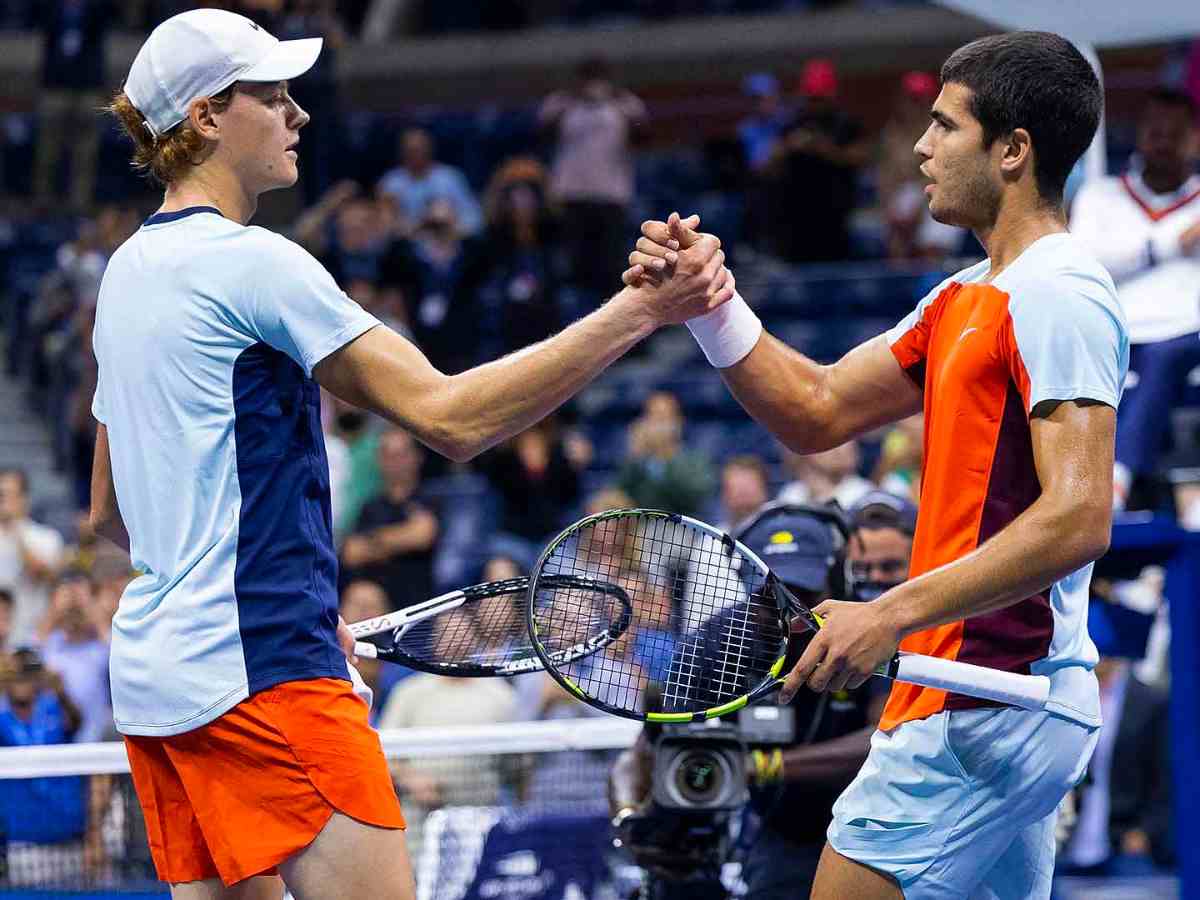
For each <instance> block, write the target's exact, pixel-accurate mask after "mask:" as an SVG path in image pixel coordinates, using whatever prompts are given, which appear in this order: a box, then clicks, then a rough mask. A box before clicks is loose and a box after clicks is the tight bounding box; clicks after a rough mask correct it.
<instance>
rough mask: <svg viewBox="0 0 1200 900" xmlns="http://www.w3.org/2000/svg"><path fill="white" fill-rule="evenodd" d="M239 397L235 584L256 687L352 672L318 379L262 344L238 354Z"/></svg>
mask: <svg viewBox="0 0 1200 900" xmlns="http://www.w3.org/2000/svg"><path fill="white" fill-rule="evenodd" d="M233 406H234V439H235V442H236V446H237V473H238V485H239V488H240V490H241V494H242V506H241V518H240V521H239V524H238V547H237V562H236V564H235V566H234V592H235V595H236V597H237V606H238V626H239V629H240V631H241V638H242V652H243V654H244V655H245V660H246V676H247V679H248V681H249V689H250V693H251V694H254V693H255V692H257V691H261V690H264V689H266V688H268V687H271V686H272V685H275V684H279V683H280V682H284V681H297V680H302V679H308V678H322V677H337V678H347V677H348V673H347V669H346V658H345V655H344V654H343V653H342V651H341V649H340V648H339V647H338V643H337V616H338V612H337V556H336V554H335V553H334V548H333V514H332V509H331V506H330V502H329V464H328V462H327V460H326V457H325V439H324V435H323V434H322V432H321V418H320V416H321V410H320V392H319V389H318V387H317V384H316V382H315V381H313V380H312V379H310V378H306V377H305V375H304V371H303V369H301V368H300V367H299V366H298V365H296V363H295V362H293V361H292V360H291V358H290V357H288V356H287V355H286V354H284V353H281V352H280V351H278V350H275V349H273V348H271V347H269V346H267V345H266V344H255V345H253V346H251V347H247V348H246V349H245V350H243V351H242V353H241V354H240V355H239V356H238V358H237V361H236V362H235V363H234V368H233Z"/></svg>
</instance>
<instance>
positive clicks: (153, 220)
mask: <svg viewBox="0 0 1200 900" xmlns="http://www.w3.org/2000/svg"><path fill="white" fill-rule="evenodd" d="M196 213H216V214H217V215H218V216H219V215H221V211H220V210H219V209H217V208H216V207H215V206H189V207H188V208H187V209H177V210H175V211H174V212H161V213H155V214H154V215H152V216H151V217H150V218H148V219H147V220H146V221H145V222H143V223H142V227H145V226H146V225H162V224H163V223H164V222H178V221H179V220H180V219H186V218H187V217H188V216H194V215H195V214H196Z"/></svg>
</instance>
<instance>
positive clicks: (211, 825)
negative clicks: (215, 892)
mask: <svg viewBox="0 0 1200 900" xmlns="http://www.w3.org/2000/svg"><path fill="white" fill-rule="evenodd" d="M125 747H126V749H127V750H128V752H129V765H130V768H131V770H132V772H133V784H134V787H135V788H136V789H137V795H138V800H139V801H140V802H141V806H142V811H143V812H144V813H145V816H146V834H147V836H148V837H149V842H150V852H151V855H152V856H153V858H154V867H155V869H156V870H157V871H158V877H159V878H161V879H162V880H163V881H166V882H169V883H172V884H178V883H180V882H185V881H199V880H201V879H204V878H220V879H221V881H223V882H224V883H225V884H226V885H231V884H234V883H236V882H238V881H242V880H243V879H246V878H250V877H251V876H253V875H271V874H275V872H276V866H278V864H279V863H281V862H283V861H284V860H286V859H287V858H288V857H290V856H291V855H292V854H294V853H296V852H297V851H298V850H301V849H303V848H304V847H306V846H308V844H309V843H311V842H312V840H313V838H315V837H316V836H317V834H318V833H319V832H320V831H321V829H322V828H324V827H325V823H326V822H328V821H329V818H330V816H332V815H333V812H334V810H337V811H338V812H340V813H343V814H345V815H347V816H350V817H351V818H354V819H357V820H358V821H360V822H365V823H367V824H368V825H376V826H379V827H381V828H403V827H404V816H403V815H402V814H401V812H400V803H399V801H398V800H397V799H396V792H395V789H394V788H393V787H392V779H391V776H390V775H389V774H388V767H387V760H386V759H385V758H384V755H383V747H382V746H381V745H380V743H379V735H377V734H376V733H375V731H374V730H373V729H372V728H371V726H370V725H369V724H368V722H367V706H366V704H365V703H363V701H362V700H361V699H360V698H359V697H357V696H355V694H354V693H353V691H352V690H351V687H350V682H348V681H342V680H341V679H337V678H316V679H312V680H310V681H288V682H284V683H283V684H279V685H276V686H275V687H273V688H268V689H267V690H265V691H260V692H259V693H257V694H255V695H254V696H253V697H250V698H248V699H246V700H243V701H242V702H241V703H239V704H238V705H237V706H235V707H234V708H233V709H231V710H229V711H228V712H227V713H225V714H224V715H222V716H220V717H219V718H217V719H215V720H214V721H212V722H209V723H208V724H207V725H203V726H201V727H200V728H197V729H195V730H194V731H188V732H185V733H184V734H177V735H171V736H169V737H135V736H126V738H125Z"/></svg>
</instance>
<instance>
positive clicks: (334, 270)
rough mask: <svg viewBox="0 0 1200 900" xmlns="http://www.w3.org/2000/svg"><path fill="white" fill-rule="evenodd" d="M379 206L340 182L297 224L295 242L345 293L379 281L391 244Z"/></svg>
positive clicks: (349, 184)
mask: <svg viewBox="0 0 1200 900" xmlns="http://www.w3.org/2000/svg"><path fill="white" fill-rule="evenodd" d="M388 226H389V221H388V217H387V215H386V214H385V211H384V210H382V209H381V208H380V204H378V203H377V202H375V201H374V200H371V199H368V198H366V197H362V196H360V189H359V186H358V184H357V183H356V182H353V181H349V180H347V181H339V182H338V183H337V184H335V185H334V186H333V187H331V188H330V189H329V190H328V191H326V192H325V193H324V194H322V195H321V198H320V199H319V200H318V201H317V202H316V203H314V204H313V205H312V206H311V207H309V208H308V209H306V210H305V211H304V213H303V214H301V216H300V218H299V219H297V220H296V225H295V228H294V232H295V237H296V240H297V241H298V242H299V243H300V244H302V245H303V246H304V247H305V248H306V249H307V250H308V251H309V252H310V253H312V254H313V255H314V256H316V257H317V258H318V259H319V260H320V261H321V263H322V264H323V265H324V266H325V268H327V269H328V270H329V273H330V274H331V275H332V276H333V278H334V280H335V281H336V282H337V283H338V284H339V285H340V286H341V287H342V288H343V289H345V287H346V285H347V284H348V283H349V282H351V281H353V280H356V279H363V280H367V281H371V282H374V281H378V280H379V278H380V275H381V265H382V260H383V257H384V254H385V252H386V250H387V247H388V244H389V242H390V240H391V237H392V236H391V234H390V231H389V227H388Z"/></svg>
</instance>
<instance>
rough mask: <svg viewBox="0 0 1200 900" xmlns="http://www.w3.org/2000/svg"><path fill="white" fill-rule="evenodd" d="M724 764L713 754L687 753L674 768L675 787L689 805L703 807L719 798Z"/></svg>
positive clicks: (724, 772) (723, 775)
mask: <svg viewBox="0 0 1200 900" xmlns="http://www.w3.org/2000/svg"><path fill="white" fill-rule="evenodd" d="M726 775H727V773H726V764H725V760H723V759H721V758H720V757H719V756H717V755H716V754H714V753H711V752H710V751H707V750H696V751H693V752H691V753H687V754H685V755H684V756H683V758H682V759H680V760H679V764H678V765H677V766H676V768H675V786H676V788H677V789H678V791H679V793H680V795H681V796H682V797H683V799H684V800H686V801H687V802H689V803H694V804H697V805H701V806H702V805H705V804H708V803H711V802H713V800H714V799H716V798H717V797H718V796H720V794H721V792H722V789H723V788H724V785H725V781H726Z"/></svg>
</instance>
